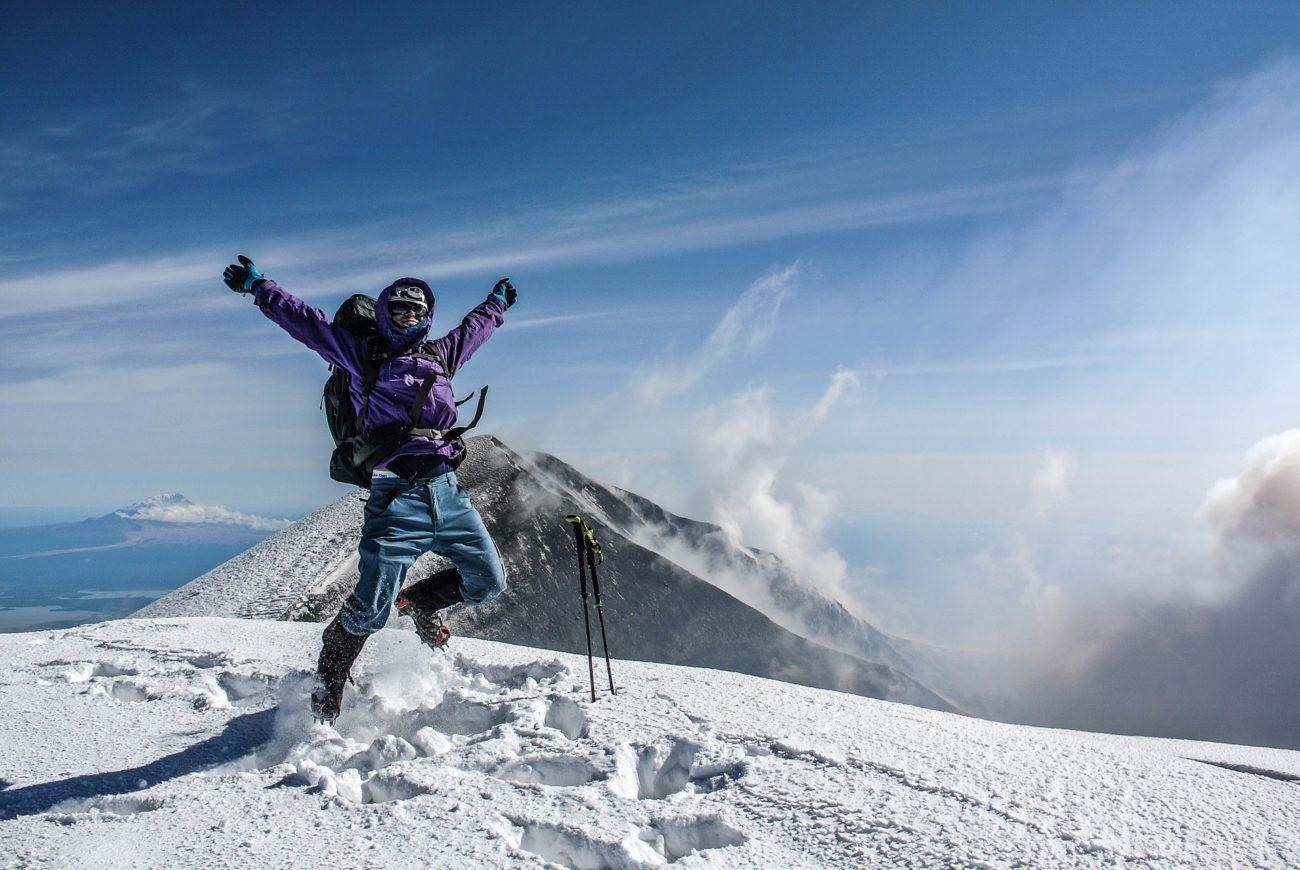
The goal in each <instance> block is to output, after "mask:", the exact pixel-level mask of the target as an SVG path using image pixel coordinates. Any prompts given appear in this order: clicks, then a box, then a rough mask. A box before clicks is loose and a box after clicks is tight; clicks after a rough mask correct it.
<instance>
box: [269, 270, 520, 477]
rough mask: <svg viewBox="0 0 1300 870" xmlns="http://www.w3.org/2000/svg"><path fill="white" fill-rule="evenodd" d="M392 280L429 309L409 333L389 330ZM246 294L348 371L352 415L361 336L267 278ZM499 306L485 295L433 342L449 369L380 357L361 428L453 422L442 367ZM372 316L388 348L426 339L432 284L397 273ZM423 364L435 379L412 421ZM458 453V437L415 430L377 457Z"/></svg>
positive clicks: (462, 356)
mask: <svg viewBox="0 0 1300 870" xmlns="http://www.w3.org/2000/svg"><path fill="white" fill-rule="evenodd" d="M398 286H407V287H410V286H415V287H420V288H421V289H423V290H424V298H425V300H426V301H427V302H428V304H429V314H428V316H427V317H426V318H425V319H424V320H423V321H422V322H421V323H420V328H419V329H416V330H414V331H412V332H409V333H408V332H400V331H397V330H394V329H393V322H392V320H391V319H390V318H389V317H388V296H389V294H390V293H391V292H392V289H393V288H394V287H398ZM253 299H254V301H255V302H256V303H257V307H258V308H260V309H262V313H263V314H265V315H266V316H267V317H269V318H271V319H272V320H274V321H275V322H276V323H278V324H280V326H281V327H282V328H283V329H284V331H285V332H287V333H289V334H290V335H292V336H293V337H294V338H296V339H298V341H300V342H302V343H303V344H305V345H307V346H308V347H309V348H311V349H312V350H314V351H316V352H317V353H318V354H320V355H321V356H322V357H324V359H325V361H326V362H328V363H331V364H332V365H336V366H338V367H340V368H342V369H344V370H346V371H347V372H348V374H350V375H351V376H352V378H351V381H352V406H353V407H354V408H356V410H357V413H358V415H359V414H360V413H361V409H362V404H363V403H362V399H361V395H360V389H361V377H362V369H363V361H364V359H365V354H366V345H367V340H366V339H364V338H360V337H358V336H355V335H353V334H352V333H350V332H348V331H347V330H346V329H344V328H343V327H341V326H335V325H334V324H333V323H331V322H330V319H329V317H328V316H326V314H325V312H323V311H321V310H320V309H319V308H315V307H313V306H311V305H308V304H307V303H306V302H303V301H302V300H301V299H299V298H298V297H296V296H294V295H292V294H291V293H288V292H286V291H285V290H283V289H282V288H281V287H280V286H279V285H277V284H276V283H275V282H274V281H267V282H266V283H264V284H262V285H260V286H259V287H258V289H257V292H256V294H255V295H254V297H253ZM505 313H506V304H505V301H504V300H502V299H501V298H500V297H499V296H489V297H488V298H487V300H486V301H484V302H481V303H479V305H478V307H476V308H475V309H474V310H473V311H471V312H470V313H469V314H467V315H465V319H464V320H462V321H461V322H460V325H459V326H457V327H456V328H455V329H453V330H452V331H451V332H449V333H447V334H446V335H444V336H443V337H442V338H439V339H437V340H436V341H434V342H433V343H434V345H435V346H436V347H437V349H438V351H439V352H440V353H441V355H442V357H443V359H445V360H447V364H448V365H449V366H450V367H451V371H450V372H444V371H441V369H440V367H439V365H438V364H437V363H436V362H434V361H433V360H427V359H411V358H410V357H407V356H394V357H392V358H390V359H387V360H385V361H384V362H383V363H382V364H381V365H380V367H379V375H378V377H377V378H376V379H375V388H374V390H373V391H372V392H371V394H370V407H369V410H368V412H367V413H366V418H365V419H364V420H359V423H360V426H361V428H363V429H367V428H370V429H373V428H377V427H379V426H384V425H387V424H389V423H413V424H414V425H416V426H418V427H419V428H422V429H450V428H451V427H453V426H455V425H456V404H455V401H454V399H453V398H452V392H451V377H450V375H453V374H455V373H456V370H457V369H459V368H460V367H461V366H462V365H463V364H464V363H465V362H466V360H468V359H469V358H470V357H471V356H473V355H474V352H475V351H476V350H478V349H479V348H480V347H481V346H482V345H483V342H485V341H487V340H488V337H489V336H491V335H492V333H493V332H495V331H496V328H497V327H498V326H500V325H501V324H502V322H503V321H504V320H505ZM375 320H376V322H377V323H378V325H379V332H380V335H381V336H382V340H383V341H385V342H387V343H388V346H389V347H390V348H391V349H392V350H393V351H396V352H398V353H404V352H415V351H416V350H418V349H419V347H420V345H421V344H423V343H424V342H425V341H426V340H427V339H428V335H429V328H430V326H432V324H433V290H431V289H430V288H429V285H428V284H426V283H424V282H423V281H421V280H420V279H418V278H399V279H398V280H396V281H394V282H393V283H392V284H390V285H388V286H387V287H385V288H384V290H383V292H382V293H380V294H379V300H378V302H377V303H376V305H375ZM430 372H434V373H436V374H437V379H436V380H435V381H434V385H433V390H432V391H431V392H430V393H429V398H428V399H426V400H425V402H424V407H423V408H422V409H421V411H420V415H419V419H418V420H414V421H413V420H412V419H411V404H412V403H413V402H414V401H415V399H416V396H417V394H418V392H419V389H420V383H421V382H422V381H423V380H424V377H425V376H426V375H427V374H429V373H430ZM462 453H464V447H463V446H461V445H459V444H448V443H446V442H445V441H433V440H430V439H428V438H420V437H417V438H413V439H411V440H410V441H408V442H406V443H405V444H403V445H402V446H401V447H399V448H398V449H397V450H396V451H394V452H393V453H392V455H390V456H388V457H385V458H384V460H383V462H387V461H389V460H391V459H393V458H394V457H396V456H402V455H408V454H409V455H423V456H427V455H436V456H439V457H441V458H443V459H446V460H447V461H448V462H451V463H453V464H455V463H456V462H458V461H459V459H460V456H461V454H462Z"/></svg>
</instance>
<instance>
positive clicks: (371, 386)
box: [357, 337, 388, 429]
mask: <svg viewBox="0 0 1300 870" xmlns="http://www.w3.org/2000/svg"><path fill="white" fill-rule="evenodd" d="M386 359H388V355H387V354H385V353H384V350H383V348H382V347H381V346H380V343H379V339H378V338H377V337H375V338H371V339H370V340H369V341H367V342H366V359H365V362H364V363H363V364H362V367H361V413H360V414H358V415H357V428H358V429H364V428H365V425H366V416H367V415H368V414H369V413H370V394H371V393H372V392H374V390H375V381H377V380H378V379H379V367H380V366H382V365H383V364H384V360H386Z"/></svg>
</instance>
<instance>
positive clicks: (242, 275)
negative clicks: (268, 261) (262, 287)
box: [221, 254, 266, 293]
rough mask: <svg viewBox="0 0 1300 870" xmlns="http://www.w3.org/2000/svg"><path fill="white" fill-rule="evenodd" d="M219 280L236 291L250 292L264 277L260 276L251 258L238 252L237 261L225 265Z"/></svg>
mask: <svg viewBox="0 0 1300 870" xmlns="http://www.w3.org/2000/svg"><path fill="white" fill-rule="evenodd" d="M221 280H223V281H225V282H226V286H227V287H229V288H230V289H231V290H234V291H235V292H236V293H252V292H253V291H254V290H256V289H257V285H258V284H261V283H262V282H263V281H265V280H266V279H265V278H263V277H262V273H261V272H259V271H257V267H256V266H254V265H253V261H252V260H250V259H248V258H247V257H245V256H244V255H243V254H240V255H239V262H238V263H231V264H230V265H229V266H227V267H226V271H224V272H222V273H221Z"/></svg>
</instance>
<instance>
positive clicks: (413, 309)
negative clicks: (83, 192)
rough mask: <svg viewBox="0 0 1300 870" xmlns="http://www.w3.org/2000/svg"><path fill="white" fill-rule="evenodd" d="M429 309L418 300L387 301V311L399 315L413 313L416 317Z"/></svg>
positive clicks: (421, 315)
mask: <svg viewBox="0 0 1300 870" xmlns="http://www.w3.org/2000/svg"><path fill="white" fill-rule="evenodd" d="M428 310H429V309H428V308H426V307H425V306H423V305H421V304H420V303H418V302H390V303H388V313H389V314H393V315H396V316H398V317H400V316H401V315H403V314H414V315H415V316H417V317H423V316H424V312H426V311H428Z"/></svg>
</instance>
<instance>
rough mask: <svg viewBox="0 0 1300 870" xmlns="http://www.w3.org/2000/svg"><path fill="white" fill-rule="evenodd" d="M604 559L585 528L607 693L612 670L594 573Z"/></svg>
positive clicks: (603, 615) (610, 687) (598, 582)
mask: <svg viewBox="0 0 1300 870" xmlns="http://www.w3.org/2000/svg"><path fill="white" fill-rule="evenodd" d="M604 561H605V554H604V553H602V552H601V551H600V544H598V543H596V533H595V532H594V531H593V530H592V529H590V528H589V529H587V570H589V571H590V572H591V591H592V593H593V594H594V595H595V598H596V618H597V619H599V620H600V643H601V645H602V646H603V647H604V648H605V674H606V676H608V677H609V693H610V694H611V695H614V694H617V692H615V691H614V670H613V668H611V667H610V665H609V640H608V639H607V638H606V637H605V611H604V610H603V609H601V606H600V578H599V577H597V575H596V565H597V564H599V563H601V562H604Z"/></svg>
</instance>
